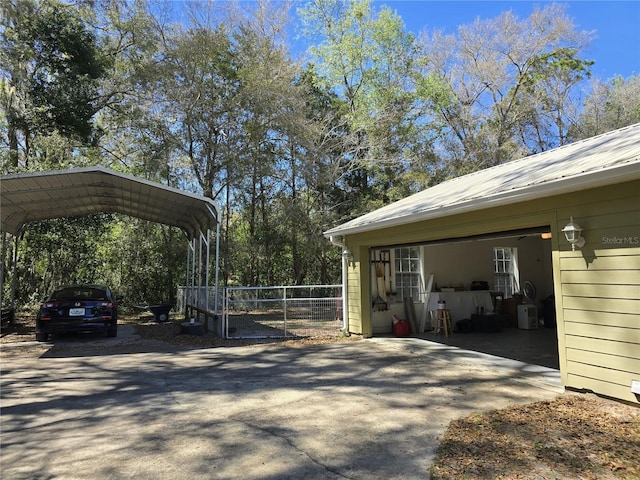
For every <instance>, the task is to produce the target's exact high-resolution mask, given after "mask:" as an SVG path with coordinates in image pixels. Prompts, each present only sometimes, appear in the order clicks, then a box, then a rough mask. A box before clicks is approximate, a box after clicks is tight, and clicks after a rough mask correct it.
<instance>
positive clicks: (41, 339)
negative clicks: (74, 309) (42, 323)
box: [36, 332, 49, 342]
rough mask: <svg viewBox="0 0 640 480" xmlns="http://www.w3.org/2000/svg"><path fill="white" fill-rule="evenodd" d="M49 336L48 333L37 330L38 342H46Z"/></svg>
mask: <svg viewBox="0 0 640 480" xmlns="http://www.w3.org/2000/svg"><path fill="white" fill-rule="evenodd" d="M48 338H49V334H48V333H42V332H36V342H46V341H47V339H48Z"/></svg>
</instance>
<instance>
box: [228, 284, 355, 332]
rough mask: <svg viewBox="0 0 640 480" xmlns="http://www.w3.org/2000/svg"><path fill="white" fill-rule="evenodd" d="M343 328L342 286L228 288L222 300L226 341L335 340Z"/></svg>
mask: <svg viewBox="0 0 640 480" xmlns="http://www.w3.org/2000/svg"><path fill="white" fill-rule="evenodd" d="M341 327H342V286H341V285H304V286H280V287H229V288H226V289H224V291H223V297H222V333H223V335H224V336H225V337H226V338H304V337H327V336H328V337H334V336H339V335H340V329H341Z"/></svg>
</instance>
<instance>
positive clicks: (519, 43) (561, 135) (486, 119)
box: [421, 4, 592, 175]
mask: <svg viewBox="0 0 640 480" xmlns="http://www.w3.org/2000/svg"><path fill="white" fill-rule="evenodd" d="M589 41H590V34H589V33H587V32H577V31H576V30H575V28H574V26H573V24H572V22H571V20H570V19H569V18H568V16H567V15H566V13H565V7H562V6H559V5H556V4H551V5H547V6H545V7H544V8H542V9H539V8H536V9H535V10H534V11H533V13H532V14H531V15H530V16H529V17H528V18H527V19H525V20H520V19H518V18H517V17H516V16H515V15H514V14H513V13H512V12H505V13H503V14H501V15H500V16H498V17H497V18H495V19H490V20H480V19H478V20H476V21H475V22H474V23H473V24H470V25H464V26H461V27H459V29H458V32H457V35H444V34H442V33H440V32H435V33H433V34H431V35H430V36H426V35H425V37H424V40H423V43H424V52H425V53H424V58H425V63H426V64H427V65H428V66H429V68H428V70H427V72H426V74H425V75H424V76H423V77H422V80H421V83H422V84H426V87H428V88H423V89H421V92H422V93H423V99H424V101H425V102H426V104H427V105H428V106H429V107H430V109H431V112H432V115H433V118H434V120H435V121H436V122H438V123H439V124H441V125H444V126H445V127H446V129H445V133H446V136H445V137H444V139H443V142H442V146H443V148H444V152H446V157H447V160H448V168H449V172H450V173H449V174H452V175H457V174H462V173H466V172H469V171H473V170H476V169H479V168H485V167H488V166H491V165H496V164H499V163H502V162H505V161H508V160H511V159H514V158H517V157H520V156H523V155H526V154H528V153H531V152H534V151H540V150H543V149H547V148H551V147H553V146H557V145H559V144H561V143H563V142H564V141H565V138H566V134H567V133H566V132H567V125H568V124H569V123H570V119H569V118H568V116H567V115H568V113H569V112H573V110H574V107H573V105H572V103H573V102H576V96H575V88H576V86H577V85H578V83H579V82H580V81H581V80H582V79H583V78H585V77H586V76H588V74H589V73H588V72H589V70H588V69H589V67H590V65H591V63H592V62H589V61H587V60H583V59H581V58H580V57H579V53H580V52H581V51H582V49H583V48H584V47H585V46H586V45H588V43H589ZM434 83H435V84H436V86H437V87H438V88H433V84H434ZM442 84H444V86H441V85H442ZM552 125H554V126H555V131H553V130H552V129H551V126H552Z"/></svg>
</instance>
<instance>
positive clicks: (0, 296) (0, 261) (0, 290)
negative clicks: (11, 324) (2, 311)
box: [0, 232, 7, 307]
mask: <svg viewBox="0 0 640 480" xmlns="http://www.w3.org/2000/svg"><path fill="white" fill-rule="evenodd" d="M1 241H2V249H1V250H2V258H0V307H1V306H2V303H3V300H4V259H5V257H6V256H7V232H2V240H1Z"/></svg>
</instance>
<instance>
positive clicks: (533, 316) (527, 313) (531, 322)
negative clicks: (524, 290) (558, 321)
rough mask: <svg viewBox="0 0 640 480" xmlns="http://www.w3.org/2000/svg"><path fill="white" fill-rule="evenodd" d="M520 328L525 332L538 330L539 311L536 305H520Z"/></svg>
mask: <svg viewBox="0 0 640 480" xmlns="http://www.w3.org/2000/svg"><path fill="white" fill-rule="evenodd" d="M518 328H522V329H524V330H532V329H535V328H538V310H537V309H536V307H535V305H529V304H524V305H518Z"/></svg>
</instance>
